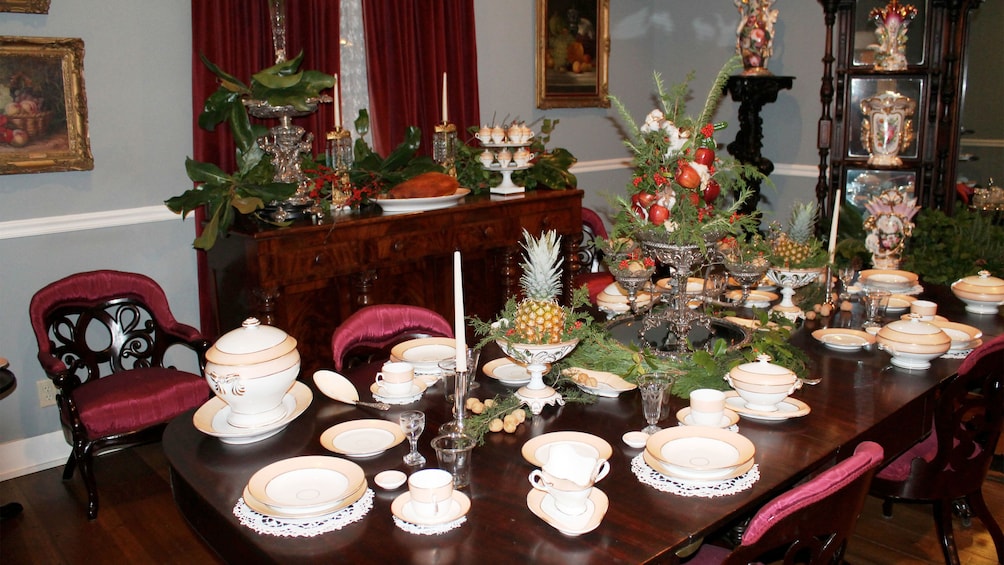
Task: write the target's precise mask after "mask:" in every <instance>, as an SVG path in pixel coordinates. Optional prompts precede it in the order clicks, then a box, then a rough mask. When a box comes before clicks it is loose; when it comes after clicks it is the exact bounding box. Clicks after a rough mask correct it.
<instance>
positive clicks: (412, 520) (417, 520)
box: [390, 490, 471, 526]
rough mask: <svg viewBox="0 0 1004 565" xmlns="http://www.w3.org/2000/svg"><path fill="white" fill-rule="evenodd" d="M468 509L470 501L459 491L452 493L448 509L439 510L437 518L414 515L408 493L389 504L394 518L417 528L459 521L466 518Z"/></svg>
mask: <svg viewBox="0 0 1004 565" xmlns="http://www.w3.org/2000/svg"><path fill="white" fill-rule="evenodd" d="M470 509H471V499H470V498H468V497H467V495H466V494H464V493H462V492H460V491H459V490H455V491H453V495H452V496H451V497H450V506H449V508H447V509H445V510H440V512H439V515H438V516H431V517H430V516H423V515H421V514H418V513H416V512H415V510H414V509H413V508H412V506H411V493H410V492H405V493H403V494H401V495H400V496H398V497H397V498H395V499H394V502H392V503H391V504H390V511H391V513H392V514H394V516H396V517H398V518H400V519H401V520H404V521H405V522H408V523H409V524H415V525H417V526H437V525H439V524H446V523H449V522H452V521H454V520H459V519H460V518H463V517H464V516H466V515H467V512H468V511H470Z"/></svg>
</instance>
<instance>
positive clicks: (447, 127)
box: [432, 123, 457, 177]
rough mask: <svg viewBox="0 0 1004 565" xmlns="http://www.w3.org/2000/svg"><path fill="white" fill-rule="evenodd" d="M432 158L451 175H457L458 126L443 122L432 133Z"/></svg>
mask: <svg viewBox="0 0 1004 565" xmlns="http://www.w3.org/2000/svg"><path fill="white" fill-rule="evenodd" d="M432 159H433V160H434V161H436V162H437V163H439V164H440V165H442V167H443V169H444V170H446V172H447V174H449V175H450V176H453V177H455V176H457V167H456V162H457V126H455V125H454V124H451V123H442V124H439V125H437V126H436V129H435V131H434V132H433V134H432Z"/></svg>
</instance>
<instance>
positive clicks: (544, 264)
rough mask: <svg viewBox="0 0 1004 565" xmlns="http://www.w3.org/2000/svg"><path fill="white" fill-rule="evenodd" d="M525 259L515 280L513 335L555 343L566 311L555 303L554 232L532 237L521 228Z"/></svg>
mask: <svg viewBox="0 0 1004 565" xmlns="http://www.w3.org/2000/svg"><path fill="white" fill-rule="evenodd" d="M523 240H524V242H523V244H522V245H523V249H525V250H526V262H524V263H523V264H522V265H521V266H522V267H523V275H522V276H521V277H520V279H519V284H520V287H521V288H522V289H523V300H522V301H521V302H520V303H519V306H517V308H516V319H515V330H516V335H519V336H522V339H523V340H525V341H526V343H558V342H560V341H561V338H562V334H563V333H564V327H565V319H566V313H565V310H564V308H562V307H561V305H560V304H558V300H557V298H558V294H560V293H561V269H560V265H561V257H560V255H559V252H560V247H559V242H560V239H559V238H558V235H557V233H556V232H555V231H554V230H551V231H548V232H545V233H544V234H542V235H541V236H540V239H534V238H533V236H531V235H530V234H529V232H527V231H526V230H523Z"/></svg>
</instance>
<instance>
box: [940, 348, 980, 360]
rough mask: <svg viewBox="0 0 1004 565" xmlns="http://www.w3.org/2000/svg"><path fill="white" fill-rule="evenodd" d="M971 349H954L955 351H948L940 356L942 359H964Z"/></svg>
mask: <svg viewBox="0 0 1004 565" xmlns="http://www.w3.org/2000/svg"><path fill="white" fill-rule="evenodd" d="M972 352H973V350H972V349H956V350H955V351H952V350H949V351H948V352H947V353H945V354H944V355H942V356H941V358H942V359H965V358H966V357H967V356H968V355H969V354H970V353H972Z"/></svg>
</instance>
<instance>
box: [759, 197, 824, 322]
mask: <svg viewBox="0 0 1004 565" xmlns="http://www.w3.org/2000/svg"><path fill="white" fill-rule="evenodd" d="M818 219H819V207H818V206H817V205H816V202H815V201H811V200H810V201H809V202H807V203H801V202H796V203H795V205H794V206H792V209H791V216H790V218H789V219H788V227H787V230H785V229H782V228H781V226H780V224H779V223H777V222H772V223H771V225H770V226H769V229H768V235H767V238H768V240H769V242H770V249H771V256H770V263H771V267H770V269H769V270H768V271H767V278H768V279H770V281H771V282H773V283H774V284H776V285H777V286H778V287H780V289H781V296H783V297H784V298H783V300H781V303H780V304H778V305H776V306H774V308H773V309H774V310H776V311H777V312H780V313H781V314H783V315H784V316H786V317H788V318H789V319H791V320H793V321H794V320H797V319H799V318H801V317H802V316H804V315H805V313H804V312H803V311H802V309H801V307H799V306H798V305H796V304H795V302H794V300H792V297H793V296H794V294H795V290H796V289H799V288H802V287H804V286H806V285H808V284H810V283H812V282H813V281H815V280H816V279H817V278H819V277H820V276H821V275H822V271H823V268H824V266H825V265H826V262H827V253H826V250H825V249H824V248H823V243H822V241H821V240H820V239H819V238H817V237H816V236H815V232H816V222H817V221H818Z"/></svg>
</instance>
